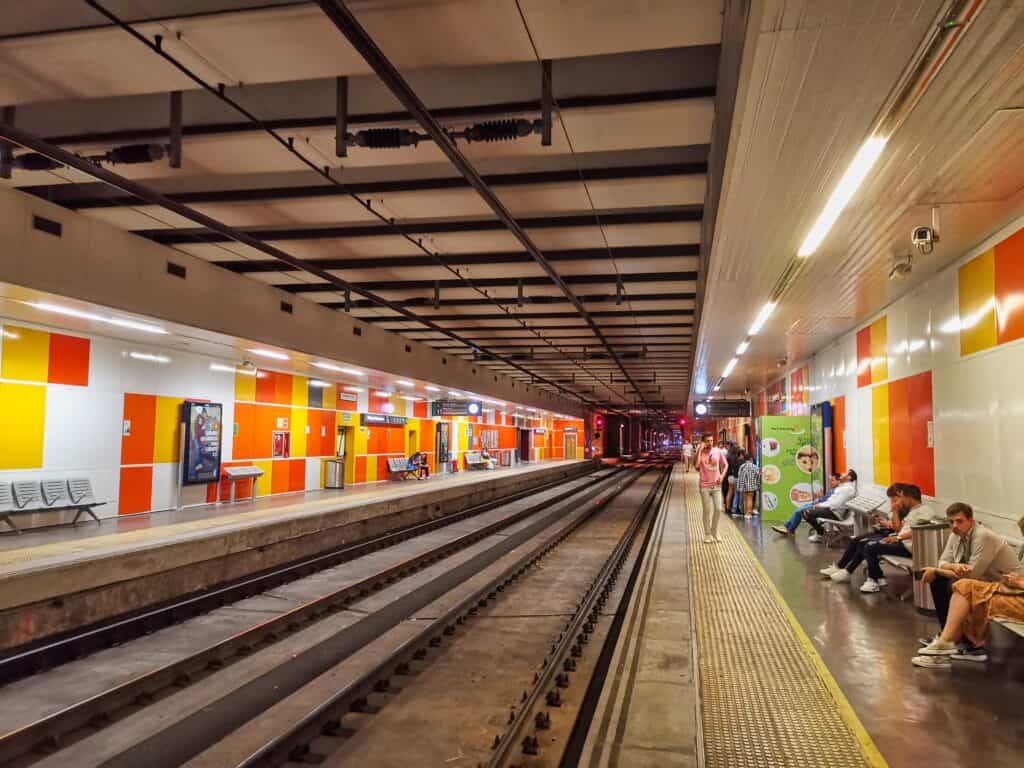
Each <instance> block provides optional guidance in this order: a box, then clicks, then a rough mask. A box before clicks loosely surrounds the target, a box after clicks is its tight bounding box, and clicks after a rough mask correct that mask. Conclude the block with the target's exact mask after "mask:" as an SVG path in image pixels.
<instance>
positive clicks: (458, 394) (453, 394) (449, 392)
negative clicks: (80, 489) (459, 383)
mask: <svg viewBox="0 0 1024 768" xmlns="http://www.w3.org/2000/svg"><path fill="white" fill-rule="evenodd" d="M448 394H449V395H451V396H452V397H462V396H463V395H461V394H460V393H458V392H452V391H451V390H450V389H449V390H448Z"/></svg>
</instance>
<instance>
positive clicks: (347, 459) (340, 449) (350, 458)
mask: <svg viewBox="0 0 1024 768" xmlns="http://www.w3.org/2000/svg"><path fill="white" fill-rule="evenodd" d="M355 431H356V428H355V427H338V438H337V442H336V443H335V447H334V453H335V455H336V456H337V457H338V458H339V459H340V460H341V461H342V463H343V465H344V467H345V485H351V484H353V483H355V481H356V452H355V445H356V443H355V439H356V436H355Z"/></svg>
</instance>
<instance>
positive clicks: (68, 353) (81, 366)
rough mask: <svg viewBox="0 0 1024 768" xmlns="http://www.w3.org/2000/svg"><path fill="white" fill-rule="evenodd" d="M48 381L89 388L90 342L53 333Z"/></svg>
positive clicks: (51, 336) (51, 335)
mask: <svg viewBox="0 0 1024 768" xmlns="http://www.w3.org/2000/svg"><path fill="white" fill-rule="evenodd" d="M48 380H49V382H50V383H51V384H74V385H75V386H79V387H87V386H89V340H88V339H82V338H79V337H78V336H65V335H64V334H63V333H51V334H50V360H49V376H48Z"/></svg>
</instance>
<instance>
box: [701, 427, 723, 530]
mask: <svg viewBox="0 0 1024 768" xmlns="http://www.w3.org/2000/svg"><path fill="white" fill-rule="evenodd" d="M728 468H729V463H728V462H727V461H726V460H725V451H723V450H721V449H720V448H715V438H714V436H713V435H710V434H708V435H704V443H703V444H702V445H701V447H700V451H699V452H698V453H697V471H698V472H700V504H701V510H702V512H703V513H704V514H703V518H704V521H703V522H704V543H705V544H710V543H711V542H714V541H721V540H722V537H721V536H719V535H718V520H719V518H721V516H722V506H723V505H722V477H723V476H724V475H725V471H726V470H727V469H728Z"/></svg>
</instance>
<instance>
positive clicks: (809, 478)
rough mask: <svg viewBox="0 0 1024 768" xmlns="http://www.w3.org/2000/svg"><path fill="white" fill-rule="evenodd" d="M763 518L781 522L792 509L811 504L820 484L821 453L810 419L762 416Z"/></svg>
mask: <svg viewBox="0 0 1024 768" xmlns="http://www.w3.org/2000/svg"><path fill="white" fill-rule="evenodd" d="M758 427H759V428H758V435H759V437H760V440H761V444H760V446H759V448H760V453H761V517H762V518H763V519H764V520H766V521H768V522H782V521H784V520H787V519H788V518H789V516H790V515H792V514H793V510H795V509H796V508H797V507H802V506H804V505H805V504H808V503H810V501H811V500H812V498H813V497H814V490H815V483H817V484H818V485H819V487H820V483H821V474H822V468H821V450H820V449H819V448H818V447H817V446H816V441H815V440H814V439H813V436H812V432H813V430H812V429H811V419H810V417H809V416H762V417H761V418H760V422H759V425H758Z"/></svg>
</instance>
